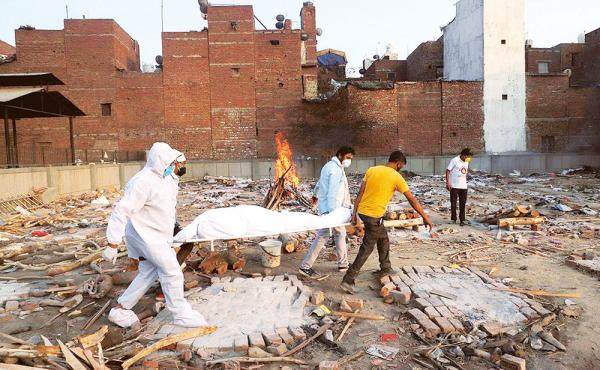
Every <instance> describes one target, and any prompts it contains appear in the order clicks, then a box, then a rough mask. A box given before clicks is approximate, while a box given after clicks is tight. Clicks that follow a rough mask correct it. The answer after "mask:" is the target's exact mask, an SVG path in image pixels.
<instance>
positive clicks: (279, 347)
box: [267, 343, 288, 356]
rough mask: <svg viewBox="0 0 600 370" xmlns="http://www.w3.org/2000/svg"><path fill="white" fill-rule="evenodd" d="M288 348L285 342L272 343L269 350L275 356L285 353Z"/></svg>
mask: <svg viewBox="0 0 600 370" xmlns="http://www.w3.org/2000/svg"><path fill="white" fill-rule="evenodd" d="M287 350H288V349H287V347H286V346H285V344H284V343H279V344H271V345H270V346H268V347H267V352H269V353H271V354H273V355H275V356H281V355H283V354H284V353H286V352H287Z"/></svg>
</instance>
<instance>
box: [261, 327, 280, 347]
mask: <svg viewBox="0 0 600 370" xmlns="http://www.w3.org/2000/svg"><path fill="white" fill-rule="evenodd" d="M262 335H263V338H264V339H265V343H266V344H267V346H271V345H273V344H277V345H278V344H281V343H283V340H282V339H281V337H280V336H279V335H278V334H277V333H275V332H274V331H272V332H264V333H262Z"/></svg>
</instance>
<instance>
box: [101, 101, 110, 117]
mask: <svg viewBox="0 0 600 370" xmlns="http://www.w3.org/2000/svg"><path fill="white" fill-rule="evenodd" d="M100 108H101V109H102V116H104V117H108V116H110V115H112V107H111V103H102V104H100Z"/></svg>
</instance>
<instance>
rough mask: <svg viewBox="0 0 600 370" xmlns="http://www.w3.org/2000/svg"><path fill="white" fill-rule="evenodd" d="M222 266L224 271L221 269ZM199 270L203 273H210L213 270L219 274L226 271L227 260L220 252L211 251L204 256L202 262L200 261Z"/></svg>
mask: <svg viewBox="0 0 600 370" xmlns="http://www.w3.org/2000/svg"><path fill="white" fill-rule="evenodd" d="M223 266H225V267H224V269H225V271H223ZM199 268H200V271H202V272H203V273H205V274H212V273H213V272H214V271H217V270H218V272H220V275H222V274H224V273H225V272H226V271H227V261H225V258H223V256H222V255H221V252H211V254H209V255H208V257H206V258H205V259H204V260H203V261H202V263H200V266H199Z"/></svg>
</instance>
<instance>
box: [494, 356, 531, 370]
mask: <svg viewBox="0 0 600 370" xmlns="http://www.w3.org/2000/svg"><path fill="white" fill-rule="evenodd" d="M500 366H501V367H502V368H503V369H505V370H526V369H527V362H526V361H525V359H523V358H520V357H515V356H512V355H509V354H503V355H502V357H500Z"/></svg>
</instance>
